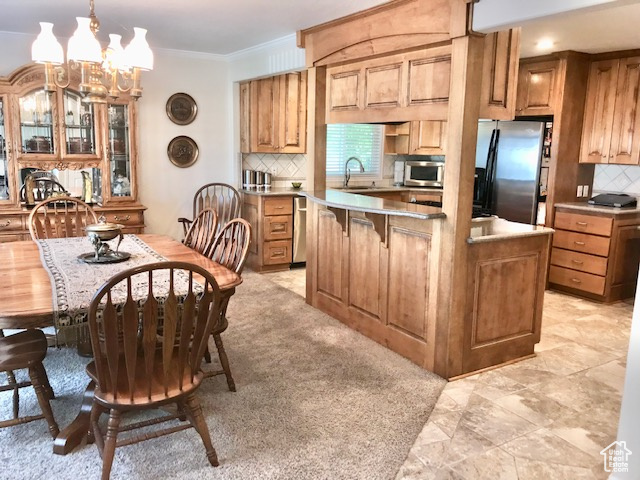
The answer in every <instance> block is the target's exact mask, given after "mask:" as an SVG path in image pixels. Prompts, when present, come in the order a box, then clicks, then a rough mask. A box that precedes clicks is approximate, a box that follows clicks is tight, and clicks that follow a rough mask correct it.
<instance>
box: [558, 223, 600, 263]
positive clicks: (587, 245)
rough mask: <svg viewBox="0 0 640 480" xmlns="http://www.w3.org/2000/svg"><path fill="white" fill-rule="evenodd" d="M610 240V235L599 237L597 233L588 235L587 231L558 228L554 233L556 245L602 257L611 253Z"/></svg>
mask: <svg viewBox="0 0 640 480" xmlns="http://www.w3.org/2000/svg"><path fill="white" fill-rule="evenodd" d="M609 242H610V239H609V238H608V237H598V236H596V235H587V234H586V233H576V232H567V231H565V230H556V233H554V234H553V246H554V247H558V248H564V249H565V250H574V251H576V252H583V253H591V254H593V255H600V256H601V257H606V256H607V255H609Z"/></svg>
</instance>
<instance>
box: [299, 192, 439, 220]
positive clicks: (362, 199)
mask: <svg viewBox="0 0 640 480" xmlns="http://www.w3.org/2000/svg"><path fill="white" fill-rule="evenodd" d="M302 195H303V196H305V197H307V198H309V199H310V200H313V201H314V202H316V203H319V204H320V205H324V206H326V207H335V208H342V209H345V210H352V211H355V212H364V213H379V214H382V215H394V216H402V217H412V218H420V219H423V220H432V219H436V218H445V214H444V213H442V209H441V208H439V207H429V206H426V205H417V204H415V203H405V202H396V201H393V200H385V199H384V198H377V197H371V196H368V195H358V194H355V193H349V192H344V191H340V190H320V191H311V192H302Z"/></svg>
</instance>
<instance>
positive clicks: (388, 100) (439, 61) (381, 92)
mask: <svg viewBox="0 0 640 480" xmlns="http://www.w3.org/2000/svg"><path fill="white" fill-rule="evenodd" d="M450 74H451V46H450V45H445V46H438V47H431V48H426V49H422V50H416V51H412V52H407V53H401V54H396V55H388V56H383V57H379V58H375V59H371V60H367V61H364V62H354V63H349V64H345V65H339V66H335V67H329V68H327V86H326V95H327V102H326V103H327V107H326V108H327V110H326V115H327V123H371V122H391V121H394V120H395V119H396V117H398V116H400V117H402V118H403V119H404V120H446V119H447V113H448V102H449V84H450Z"/></svg>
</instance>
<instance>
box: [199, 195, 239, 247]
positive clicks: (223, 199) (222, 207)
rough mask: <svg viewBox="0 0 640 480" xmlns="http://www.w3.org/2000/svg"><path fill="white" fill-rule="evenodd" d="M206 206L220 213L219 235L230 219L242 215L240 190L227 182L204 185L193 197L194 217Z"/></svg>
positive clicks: (217, 231)
mask: <svg viewBox="0 0 640 480" xmlns="http://www.w3.org/2000/svg"><path fill="white" fill-rule="evenodd" d="M205 208H212V209H214V210H215V211H216V213H217V214H218V228H217V229H216V235H217V234H218V233H219V232H220V230H221V228H222V227H223V226H224V225H225V224H226V223H227V222H228V221H229V220H232V219H234V218H238V217H239V216H240V209H241V201H240V192H238V191H237V190H236V189H235V188H233V187H232V186H231V185H227V184H226V183H208V184H207V185H203V186H202V187H200V189H199V190H198V191H197V192H196V194H195V195H194V197H193V218H194V219H195V218H196V216H197V215H198V213H199V212H200V211H202V210H203V209H205Z"/></svg>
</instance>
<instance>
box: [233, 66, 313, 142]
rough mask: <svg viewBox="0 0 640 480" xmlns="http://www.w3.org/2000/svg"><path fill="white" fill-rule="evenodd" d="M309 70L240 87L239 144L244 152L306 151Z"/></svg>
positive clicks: (255, 81) (252, 82)
mask: <svg viewBox="0 0 640 480" xmlns="http://www.w3.org/2000/svg"><path fill="white" fill-rule="evenodd" d="M306 98H307V72H306V71H305V72H294V73H287V74H284V75H277V76H274V77H269V78H263V79H260V80H252V81H251V82H249V84H247V83H245V84H242V85H241V86H240V147H241V150H242V151H243V152H244V153H250V152H261V153H304V152H305V151H306V131H307V130H306V128H307V103H306Z"/></svg>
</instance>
